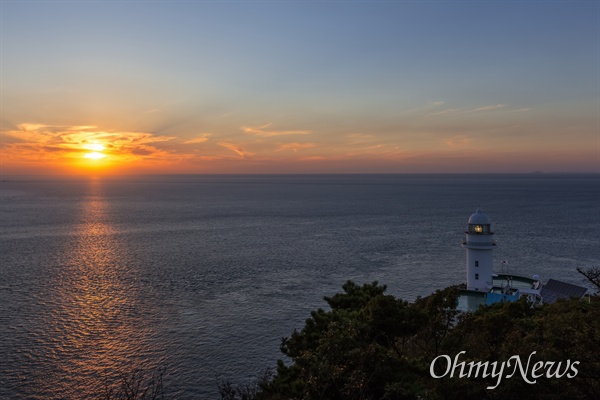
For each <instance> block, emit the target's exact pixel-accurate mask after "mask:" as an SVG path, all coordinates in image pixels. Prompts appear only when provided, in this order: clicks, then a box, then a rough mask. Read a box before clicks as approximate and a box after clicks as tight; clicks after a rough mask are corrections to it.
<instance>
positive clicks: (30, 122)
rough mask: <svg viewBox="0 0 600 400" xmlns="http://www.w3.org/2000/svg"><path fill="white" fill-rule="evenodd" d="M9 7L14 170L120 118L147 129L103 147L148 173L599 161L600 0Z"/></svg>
mask: <svg viewBox="0 0 600 400" xmlns="http://www.w3.org/2000/svg"><path fill="white" fill-rule="evenodd" d="M1 18H2V32H1V33H2V37H1V44H2V59H1V62H2V104H3V107H2V136H1V139H2V141H1V145H2V151H3V156H5V157H4V158H6V159H9V161H6V162H5V163H4V165H3V168H5V169H10V170H11V171H15V172H18V171H21V170H22V171H30V170H35V169H36V168H40V166H41V164H43V163H46V164H49V165H52V166H57V168H58V165H59V164H60V160H61V157H63V159H64V158H72V157H74V155H73V154H70V153H68V152H66V153H64V154H63V152H61V151H58V150H56V151H54V152H53V154H54V156H52V157H50V155H49V154H45V153H43V149H40V148H37V149H36V148H35V145H36V143H37V144H38V145H39V146H38V147H41V145H42V144H43V146H45V147H46V148H49V147H52V148H54V149H61V148H62V149H65V148H66V147H68V148H70V149H73V148H74V146H75V145H76V144H80V145H84V144H85V143H91V142H93V141H98V140H106V139H103V138H106V137H108V135H106V133H110V134H111V136H110V137H112V138H118V136H117V135H118V133H120V132H121V133H124V134H125V133H127V134H129V136H127V135H124V137H127V138H132V137H136V136H135V134H139V135H142V137H144V138H145V139H143V143H141V144H139V147H135V146H134V147H131V148H127V149H125V148H123V147H119V146H118V145H116V144H114V143H112V144H111V143H109V142H106V143H105V144H106V146H105V147H106V148H107V152H106V155H107V156H108V158H112V159H113V164H112V167H113V169H115V168H116V169H119V168H118V167H119V165H120V166H121V169H122V170H128V171H138V172H144V171H146V170H147V171H148V172H155V171H154V170H157V169H158V170H164V171H173V172H213V173H214V172H245V171H248V172H277V171H282V172H446V171H448V172H527V171H530V170H546V171H588V172H590V171H598V170H599V166H600V161H599V154H600V147H599V139H598V136H599V133H598V131H599V122H598V120H599V118H600V117H599V113H600V111H599V104H600V101H599V96H600V72H599V71H600V64H599V58H600V39H599V38H600V5H599V3H598V2H595V1H587V2H582V1H519V2H517V1H481V2H476V1H398V2H392V1H386V2H379V1H369V2H367V1H360V2H348V1H332V2H316V1H311V2H305V1H295V2H286V1H282V2H278V1H227V2H221V1H212V2H203V1H185V2H184V1H171V2H162V1H104V2H100V1H95V2H89V1H79V2H74V1H19V2H11V1H3V2H2V16H1ZM34 128H35V129H34ZM74 132H77V133H79V136H77V139H73V138H74V136H73V133H74ZM103 134H104V135H103ZM65 137H68V138H70V139H69V140H71V141H70V142H65V140H66V139H65ZM153 138H158V139H157V140H154V141H153V140H152V139H153ZM111 140H112V139H111ZM127 140H130V139H127ZM131 140H133V139H131ZM131 140H130V141H131ZM136 140H137V139H136ZM133 141H135V140H133ZM121 142H122V141H121ZM121 142H119V140H118V139H116V141H115V143H121ZM185 142H191V143H185ZM103 143H104V142H103ZM67 145H68V146H67ZM65 146H66V147H65ZM110 146H112V147H110ZM132 146H133V145H132ZM110 149H112V150H110ZM34 150H35V151H34ZM109 150H110V151H112V153H110V151H109ZM36 151H37V153H36ZM40 152H41V153H40ZM136 153H139V154H142V153H145V154H146V156H145V158H143V159H139V158H136V157H134V155H135V154H136ZM124 155H125V156H128V157H120V156H124ZM36 157H37V161H36ZM40 157H41V158H40ZM40 160H44V161H43V162H41V161H40ZM482 160H488V163H487V164H484V163H482ZM142 164H143V165H145V166H146V167H144V166H143V165H142ZM153 168H154V170H152V169H153Z"/></svg>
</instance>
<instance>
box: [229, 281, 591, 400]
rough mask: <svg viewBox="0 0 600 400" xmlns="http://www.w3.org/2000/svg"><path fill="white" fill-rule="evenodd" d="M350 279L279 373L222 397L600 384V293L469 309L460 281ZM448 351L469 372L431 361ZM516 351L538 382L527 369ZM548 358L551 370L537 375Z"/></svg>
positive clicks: (271, 399)
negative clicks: (427, 287)
mask: <svg viewBox="0 0 600 400" xmlns="http://www.w3.org/2000/svg"><path fill="white" fill-rule="evenodd" d="M342 288H343V292H341V293H338V294H335V295H334V296H332V297H325V301H326V302H327V304H328V306H329V309H328V310H327V311H326V310H323V309H318V310H316V311H313V312H312V313H311V316H310V318H308V319H307V320H306V323H305V325H304V327H303V328H302V330H300V331H294V332H293V333H292V334H291V336H289V337H287V338H284V339H283V340H282V344H281V351H282V353H283V354H284V355H285V356H286V357H287V359H288V361H287V362H284V361H281V360H280V361H278V363H277V368H276V371H274V374H273V376H269V377H266V378H262V379H261V381H260V382H258V383H257V384H256V385H255V386H253V387H250V386H248V385H246V386H245V387H244V388H245V389H244V390H236V387H235V386H234V385H232V384H231V383H221V384H220V385H219V387H220V390H221V396H222V399H227V400H233V399H253V400H283V399H306V400H312V399H331V400H333V399H340V400H341V399H343V400H349V399H357V400H359V399H360V400H363V399H365V400H366V399H389V400H391V399H482V398H490V399H506V398H511V399H520V398H527V399H536V398H539V399H542V398H543V399H564V398H570V399H589V398H594V397H595V396H596V395H597V394H598V393H600V351H599V350H598V349H600V301H598V298H597V297H592V298H591V299H585V300H566V301H565V300H563V301H558V302H557V303H554V304H546V305H543V306H536V307H532V305H531V304H529V303H528V302H527V301H525V300H521V301H518V302H514V303H497V304H494V305H491V306H484V307H481V308H480V309H478V310H476V311H474V312H469V313H461V312H459V311H457V309H456V304H457V298H458V296H459V289H458V288H457V287H449V288H446V289H444V290H439V291H437V292H435V293H433V294H431V295H430V296H427V297H424V298H418V299H417V300H416V301H415V302H412V303H410V302H407V301H404V300H400V299H397V298H395V297H394V296H391V295H386V294H385V290H386V287H385V286H381V285H379V284H378V283H377V282H373V283H371V284H365V285H362V286H359V285H357V284H355V283H353V282H351V281H348V282H347V283H346V284H344V285H343V287H342ZM461 352H464V353H461ZM459 353H460V354H459ZM440 355H447V356H448V357H449V358H448V360H449V359H452V360H454V359H455V358H456V357H460V359H459V360H457V361H460V362H465V366H466V369H463V370H462V372H463V373H464V376H463V378H460V377H459V374H460V372H461V369H460V368H458V367H460V364H459V365H458V367H457V368H455V369H454V370H453V371H454V373H453V377H450V373H446V374H445V372H447V363H445V361H446V358H438V361H439V362H436V363H434V366H433V369H432V362H433V361H434V360H435V359H436V357H438V356H440ZM515 356H519V357H520V361H521V362H522V367H523V369H524V370H525V376H526V377H528V379H527V380H529V381H534V380H535V384H531V383H528V382H527V380H526V379H524V378H523V376H522V373H521V371H520V370H519V367H518V365H517V364H516V363H515ZM511 357H512V359H511ZM509 360H512V364H511V361H509ZM507 361H508V364H506V362H507ZM575 361H577V362H578V363H577V364H574V363H575ZM470 362H472V363H471V365H477V364H475V363H478V362H482V363H483V362H488V364H489V365H488V366H489V367H490V371H491V366H492V365H493V364H492V363H493V362H497V365H496V366H498V367H499V366H500V365H501V364H502V363H504V364H502V365H505V366H507V368H508V367H510V372H514V373H513V375H512V376H510V377H509V375H510V373H509V370H508V369H506V370H505V371H504V372H503V376H502V378H503V379H501V381H500V382H499V381H498V377H497V376H494V375H492V374H491V373H488V376H487V377H483V375H484V374H483V373H482V371H479V373H478V374H477V375H478V376H474V375H475V374H474V373H471V374H470V376H466V374H467V372H468V367H469V365H470V364H469V363H470ZM539 362H541V365H542V367H543V368H542V369H540V370H538V371H537V372H538V374H537V375H539V373H540V371H541V372H542V375H541V376H537V375H536V377H534V376H532V373H535V371H532V367H533V366H535V364H536V363H539ZM549 362H550V364H549ZM569 368H574V369H570V370H569ZM473 371H474V370H472V371H471V372H473ZM567 372H568V374H567ZM432 373H433V374H435V375H436V376H443V377H442V378H437V379H436V378H434V377H432ZM573 375H574V376H573ZM559 376H560V377H559ZM493 386H496V387H494V388H493V389H489V387H493Z"/></svg>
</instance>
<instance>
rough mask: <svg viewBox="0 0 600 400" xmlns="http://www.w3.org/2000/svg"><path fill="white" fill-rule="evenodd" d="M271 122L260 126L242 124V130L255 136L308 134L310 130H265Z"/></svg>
mask: <svg viewBox="0 0 600 400" xmlns="http://www.w3.org/2000/svg"><path fill="white" fill-rule="evenodd" d="M272 124H273V123H272V122H269V123H268V124H265V125H260V126H242V127H241V129H242V131H244V132H246V133H247V134H249V135H257V136H266V137H268V136H282V135H309V134H310V133H311V131H307V130H267V129H266V128H268V127H270V126H271V125H272Z"/></svg>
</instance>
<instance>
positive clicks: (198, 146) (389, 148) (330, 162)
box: [0, 123, 597, 176]
mask: <svg viewBox="0 0 600 400" xmlns="http://www.w3.org/2000/svg"><path fill="white" fill-rule="evenodd" d="M280 126H281V127H282V128H283V127H285V128H284V129H279V128H280ZM293 128H294V127H293V126H286V125H283V124H281V125H275V126H273V125H272V124H266V125H265V124H263V125H259V126H256V127H248V126H246V125H241V126H240V127H239V128H238V132H237V133H235V131H233V132H234V133H233V134H229V135H228V136H224V134H223V133H219V132H217V131H216V130H215V131H213V132H202V133H196V134H195V137H194V136H192V135H183V134H179V135H180V136H162V135H158V134H155V133H151V132H132V131H127V130H116V129H106V128H100V127H97V126H92V125H46V124H41V123H22V124H19V125H16V128H15V129H13V130H8V131H3V132H0V139H1V140H0V150H1V151H2V157H0V170H1V172H2V173H3V174H4V175H17V174H31V175H37V174H43V175H69V176H70V175H90V174H94V175H103V176H108V175H110V176H118V175H124V174H125V175H129V174H155V173H158V174H170V173H175V174H186V173H187V174H198V173H200V174H201V173H210V174H232V173H233V174H237V173H251V174H263V173H267V174H269V173H274V172H276V173H292V174H293V173H323V172H326V173H436V172H451V173H464V172H467V173H469V172H531V171H535V170H542V171H544V172H564V171H566V172H570V171H575V172H576V171H585V166H586V165H592V164H593V162H594V160H595V157H597V155H596V153H594V152H593V151H588V152H583V151H579V150H577V149H573V150H572V151H571V152H567V151H563V150H561V151H558V150H556V149H555V148H554V145H553V144H552V143H551V141H550V140H548V141H547V144H546V145H544V146H538V148H536V149H535V151H532V150H529V151H523V150H522V149H518V150H516V149H514V146H513V145H512V142H506V141H502V140H501V139H498V141H496V142H492V141H491V140H486V141H482V140H480V139H478V138H477V137H476V136H474V135H472V136H469V135H467V134H452V135H449V134H448V135H441V134H440V137H439V138H433V137H432V136H431V135H425V138H424V139H421V138H418V139H417V138H414V137H413V138H411V140H401V139H396V140H393V141H392V140H390V139H389V138H386V137H384V136H383V135H381V134H376V133H356V132H353V133H347V132H341V133H337V134H335V135H334V134H331V135H325V134H322V135H321V136H318V135H317V134H316V132H313V131H310V130H306V129H304V130H302V129H300V130H299V129H293ZM267 129H270V130H267ZM224 137H225V138H224ZM492 145H493V147H492ZM482 166H483V167H485V169H482ZM548 166H551V168H552V169H549V168H548Z"/></svg>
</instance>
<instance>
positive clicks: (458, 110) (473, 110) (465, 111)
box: [425, 104, 507, 117]
mask: <svg viewBox="0 0 600 400" xmlns="http://www.w3.org/2000/svg"><path fill="white" fill-rule="evenodd" d="M506 107H507V105H506V104H494V105H490V106H481V107H476V108H446V109H444V110H441V111H436V112H433V113H428V114H426V115H425V116H426V117H439V116H449V115H461V114H471V113H478V112H483V111H493V110H500V109H503V108H506Z"/></svg>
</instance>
